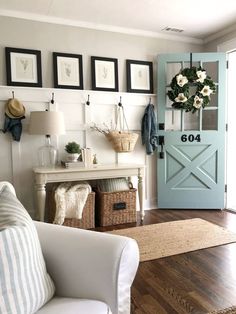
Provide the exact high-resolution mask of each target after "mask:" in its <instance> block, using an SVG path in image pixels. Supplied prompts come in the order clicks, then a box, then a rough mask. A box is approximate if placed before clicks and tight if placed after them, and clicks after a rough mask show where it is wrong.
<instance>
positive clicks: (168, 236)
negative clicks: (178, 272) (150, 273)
mask: <svg viewBox="0 0 236 314" xmlns="http://www.w3.org/2000/svg"><path fill="white" fill-rule="evenodd" d="M109 233H113V234H118V235H122V236H127V237H130V238H133V239H135V240H136V241H137V243H138V246H139V251H140V261H141V262H144V261H150V260H153V259H157V258H161V257H167V256H172V255H177V254H181V253H187V252H191V251H196V250H200V249H204V248H208V247H213V246H219V245H222V244H226V243H232V242H236V233H233V232H231V231H229V230H227V229H225V228H222V227H219V226H218V225H215V224H213V223H210V222H208V221H206V220H203V219H200V218H193V219H185V220H178V221H171V222H164V223H159V224H153V225H145V226H140V227H133V228H128V229H120V230H114V231H111V232H109ZM227 313H228V312H227ZM229 313H231V312H229Z"/></svg>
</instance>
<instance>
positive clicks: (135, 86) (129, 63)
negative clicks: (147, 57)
mask: <svg viewBox="0 0 236 314" xmlns="http://www.w3.org/2000/svg"><path fill="white" fill-rule="evenodd" d="M126 73H127V92H131V93H147V94H152V93H153V68H152V62H149V61H139V60H126Z"/></svg>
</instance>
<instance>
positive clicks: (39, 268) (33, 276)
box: [0, 186, 55, 314]
mask: <svg viewBox="0 0 236 314" xmlns="http://www.w3.org/2000/svg"><path fill="white" fill-rule="evenodd" d="M54 292H55V287H54V284H53V282H52V280H51V278H50V276H49V275H48V273H47V270H46V266H45V262H44V258H43V254H42V251H41V246H40V243H39V239H38V235H37V231H36V229H35V226H34V224H33V221H32V219H31V217H30V216H29V214H28V213H27V211H26V210H25V208H24V207H23V205H22V204H21V203H20V202H19V200H18V199H17V198H16V196H15V195H14V194H13V193H12V192H11V191H10V189H9V187H8V186H4V187H3V188H2V189H1V190H0V313H4V314H5V313H8V314H32V313H35V312H37V310H38V309H40V308H41V307H42V306H43V305H44V304H45V303H46V302H48V301H49V300H50V299H51V298H52V296H53V294H54Z"/></svg>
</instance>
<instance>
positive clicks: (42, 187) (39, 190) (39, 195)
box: [35, 184, 46, 221]
mask: <svg viewBox="0 0 236 314" xmlns="http://www.w3.org/2000/svg"><path fill="white" fill-rule="evenodd" d="M35 190H36V199H37V207H38V219H39V220H40V221H44V215H45V202H46V184H35Z"/></svg>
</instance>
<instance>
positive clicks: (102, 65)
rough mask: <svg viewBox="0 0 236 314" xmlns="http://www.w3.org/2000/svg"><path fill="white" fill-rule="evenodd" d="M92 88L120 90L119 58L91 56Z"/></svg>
mask: <svg viewBox="0 0 236 314" xmlns="http://www.w3.org/2000/svg"><path fill="white" fill-rule="evenodd" d="M91 76H92V90H97V91H111V92H118V90H119V83H118V59H116V58H104V57H95V56H92V57H91Z"/></svg>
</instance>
